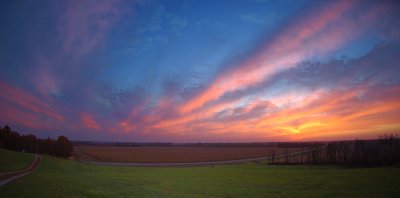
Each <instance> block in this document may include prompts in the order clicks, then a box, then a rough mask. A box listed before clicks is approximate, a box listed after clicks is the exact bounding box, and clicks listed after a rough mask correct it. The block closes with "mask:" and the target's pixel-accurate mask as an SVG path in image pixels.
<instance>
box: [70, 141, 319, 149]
mask: <svg viewBox="0 0 400 198" xmlns="http://www.w3.org/2000/svg"><path fill="white" fill-rule="evenodd" d="M72 143H73V144H74V145H76V146H117V147H278V148H306V147H310V146H312V145H313V144H314V143H313V142H249V143H172V142H91V141H72Z"/></svg>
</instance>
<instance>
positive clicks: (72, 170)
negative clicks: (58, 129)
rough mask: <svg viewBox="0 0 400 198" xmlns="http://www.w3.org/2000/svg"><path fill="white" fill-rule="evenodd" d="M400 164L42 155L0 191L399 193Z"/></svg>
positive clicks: (37, 193) (252, 194)
mask: <svg viewBox="0 0 400 198" xmlns="http://www.w3.org/2000/svg"><path fill="white" fill-rule="evenodd" d="M399 177H400V169H399V168H392V167H386V168H365V169H346V168H341V167H327V166H269V167H267V166H265V165H262V164H255V163H249V164H243V165H224V166H215V167H187V168H145V167H107V166H95V165H85V164H80V163H77V162H73V161H68V160H62V159H56V158H52V157H47V156H44V157H43V161H42V164H41V165H40V167H39V169H38V170H37V171H36V172H34V173H33V174H30V175H29V176H27V177H24V178H22V179H20V180H18V181H15V182H13V183H10V184H7V185H5V186H3V187H0V194H1V195H2V197H395V196H398V195H399V194H400V188H398V187H399V186H400V180H399V179H398V178H399Z"/></svg>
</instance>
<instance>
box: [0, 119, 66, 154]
mask: <svg viewBox="0 0 400 198" xmlns="http://www.w3.org/2000/svg"><path fill="white" fill-rule="evenodd" d="M0 147H1V148H5V149H9V150H14V151H22V152H28V153H43V154H48V155H53V156H57V157H69V156H71V152H72V144H71V142H70V141H69V140H68V138H67V137H65V136H62V135H61V136H59V137H58V138H57V140H53V139H50V138H46V139H40V138H36V136H35V135H33V134H28V135H21V134H19V133H18V132H16V131H13V130H11V128H10V127H9V126H7V125H5V126H4V127H1V126H0Z"/></svg>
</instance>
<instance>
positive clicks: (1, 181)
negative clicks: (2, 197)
mask: <svg viewBox="0 0 400 198" xmlns="http://www.w3.org/2000/svg"><path fill="white" fill-rule="evenodd" d="M41 161H42V156H40V155H36V156H35V160H34V161H33V162H32V163H31V164H30V165H29V166H28V167H27V168H25V169H23V170H19V171H12V172H6V173H1V174H0V186H3V185H5V184H7V183H9V182H12V181H14V180H16V179H18V178H21V177H23V176H25V175H27V174H29V173H31V172H33V171H35V170H36V169H37V167H39V164H40V162H41Z"/></svg>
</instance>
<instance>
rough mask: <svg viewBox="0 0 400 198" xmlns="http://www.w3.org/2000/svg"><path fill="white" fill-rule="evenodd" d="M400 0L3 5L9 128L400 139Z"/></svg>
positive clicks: (115, 134) (2, 101) (207, 138)
mask: <svg viewBox="0 0 400 198" xmlns="http://www.w3.org/2000/svg"><path fill="white" fill-rule="evenodd" d="M399 19H400V3H399V1H377V0H376V1H368V0H362V1H361V0H360V1H356V0H355V1H353V0H344V1H339V0H336V1H328V0H320V1H313V0H310V1H308V0H295V1H289V0H276V1H275V0H242V1H236V0H229V1H228V0H226V1H224V0H219V1H208V0H204V1H195V0H168V1H157V0H126V1H125V0H103V1H97V0H65V1H64V0H63V1H61V0H18V1H1V2H0V26H1V27H0V71H1V72H0V126H4V125H9V126H11V128H12V129H15V130H17V131H19V132H20V133H22V134H27V133H32V134H35V135H36V136H38V137H52V138H54V137H57V136H59V135H61V134H62V135H66V136H67V137H68V138H69V139H72V140H88V141H132V142H268V141H311V140H346V139H369V138H377V137H379V136H380V135H382V134H399V133H400V20H399Z"/></svg>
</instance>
